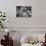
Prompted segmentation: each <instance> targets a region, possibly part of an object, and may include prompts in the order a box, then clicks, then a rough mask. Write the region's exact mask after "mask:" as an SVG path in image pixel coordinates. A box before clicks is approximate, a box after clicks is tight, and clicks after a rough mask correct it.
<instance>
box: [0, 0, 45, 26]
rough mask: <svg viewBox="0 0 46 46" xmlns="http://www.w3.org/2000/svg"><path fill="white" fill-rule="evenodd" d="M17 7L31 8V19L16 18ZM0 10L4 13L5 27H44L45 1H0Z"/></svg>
mask: <svg viewBox="0 0 46 46" xmlns="http://www.w3.org/2000/svg"><path fill="white" fill-rule="evenodd" d="M17 5H30V6H32V18H16V6H17ZM0 10H2V11H4V12H6V15H7V19H8V22H7V24H6V26H7V27H46V0H19V1H18V0H0Z"/></svg>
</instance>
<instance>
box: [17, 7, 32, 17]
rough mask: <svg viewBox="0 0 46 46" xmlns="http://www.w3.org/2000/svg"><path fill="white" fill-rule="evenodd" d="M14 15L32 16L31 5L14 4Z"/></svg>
mask: <svg viewBox="0 0 46 46" xmlns="http://www.w3.org/2000/svg"><path fill="white" fill-rule="evenodd" d="M16 17H32V7H31V6H16Z"/></svg>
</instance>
